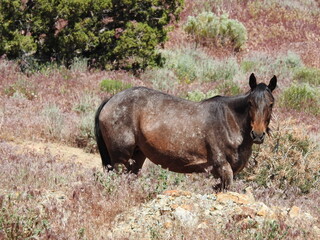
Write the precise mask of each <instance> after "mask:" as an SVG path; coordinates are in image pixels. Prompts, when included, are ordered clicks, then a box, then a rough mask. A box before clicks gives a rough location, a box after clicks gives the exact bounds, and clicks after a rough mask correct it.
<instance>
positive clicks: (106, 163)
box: [94, 99, 112, 170]
mask: <svg viewBox="0 0 320 240" xmlns="http://www.w3.org/2000/svg"><path fill="white" fill-rule="evenodd" d="M108 101H109V99H106V100H104V101H103V102H102V103H101V105H100V106H99V108H98V110H97V112H96V115H95V118H94V123H95V124H94V134H95V137H96V141H97V145H98V149H99V152H100V156H101V159H102V165H103V167H105V168H107V169H110V170H111V169H112V165H111V159H110V155H109V153H108V149H107V146H106V143H105V141H104V139H103V136H102V132H101V129H100V123H99V116H100V112H101V110H102V108H103V107H104V105H106V103H107V102H108Z"/></svg>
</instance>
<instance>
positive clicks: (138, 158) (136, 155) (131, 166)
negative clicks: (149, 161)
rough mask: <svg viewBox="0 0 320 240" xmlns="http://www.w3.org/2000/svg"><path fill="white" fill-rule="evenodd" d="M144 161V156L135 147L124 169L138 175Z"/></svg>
mask: <svg viewBox="0 0 320 240" xmlns="http://www.w3.org/2000/svg"><path fill="white" fill-rule="evenodd" d="M145 160H146V156H145V155H144V154H143V152H141V151H140V149H139V148H138V147H136V148H135V150H134V152H133V155H132V157H131V159H130V160H129V161H128V162H127V164H126V168H127V169H128V171H129V172H132V173H135V174H138V172H139V171H140V169H141V168H142V165H143V163H144V161H145Z"/></svg>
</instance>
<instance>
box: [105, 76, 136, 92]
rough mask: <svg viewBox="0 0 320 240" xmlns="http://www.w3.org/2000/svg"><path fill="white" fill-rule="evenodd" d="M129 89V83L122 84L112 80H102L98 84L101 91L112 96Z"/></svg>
mask: <svg viewBox="0 0 320 240" xmlns="http://www.w3.org/2000/svg"><path fill="white" fill-rule="evenodd" d="M131 87H132V85H131V84H130V83H123V82H121V81H118V80H113V79H104V80H102V81H101V83H100V88H101V90H102V91H106V92H109V93H112V94H116V93H117V92H120V91H123V90H125V89H127V88H131Z"/></svg>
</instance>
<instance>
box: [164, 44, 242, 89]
mask: <svg viewBox="0 0 320 240" xmlns="http://www.w3.org/2000/svg"><path fill="white" fill-rule="evenodd" d="M161 53H162V55H163V56H164V57H165V59H166V62H165V64H164V68H167V69H170V70H172V71H174V73H175V74H176V76H177V77H178V79H179V81H180V82H185V83H191V82H194V81H201V82H211V81H220V80H232V79H233V78H234V76H235V75H236V73H238V72H239V65H238V63H237V61H236V59H234V58H228V59H226V60H224V61H220V60H215V59H212V57H210V56H208V55H207V54H206V53H205V52H203V51H202V50H201V49H198V48H197V49H192V48H181V49H177V50H171V51H170V50H166V51H161Z"/></svg>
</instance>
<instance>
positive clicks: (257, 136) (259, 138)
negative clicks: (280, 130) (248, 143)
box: [250, 130, 266, 144]
mask: <svg viewBox="0 0 320 240" xmlns="http://www.w3.org/2000/svg"><path fill="white" fill-rule="evenodd" d="M250 136H251V138H252V140H253V143H255V144H261V143H263V141H264V137H265V136H266V133H265V132H262V133H257V132H255V131H253V130H252V131H251V132H250Z"/></svg>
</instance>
